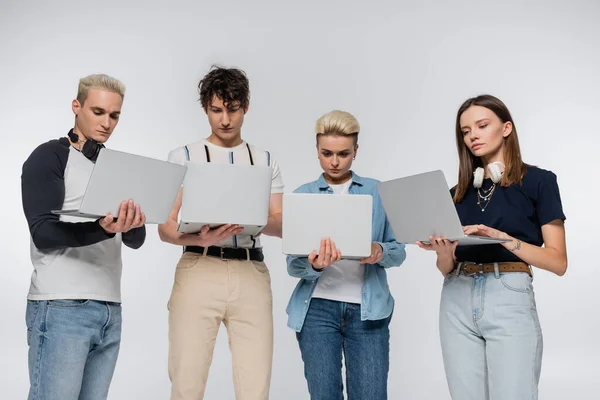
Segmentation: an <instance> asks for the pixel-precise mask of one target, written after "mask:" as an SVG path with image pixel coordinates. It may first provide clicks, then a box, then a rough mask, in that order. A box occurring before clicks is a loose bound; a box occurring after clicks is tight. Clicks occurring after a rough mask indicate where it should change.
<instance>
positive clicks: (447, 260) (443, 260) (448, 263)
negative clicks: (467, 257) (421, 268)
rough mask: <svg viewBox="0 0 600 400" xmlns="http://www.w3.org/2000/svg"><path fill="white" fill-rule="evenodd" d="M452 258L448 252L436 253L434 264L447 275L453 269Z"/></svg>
mask: <svg viewBox="0 0 600 400" xmlns="http://www.w3.org/2000/svg"><path fill="white" fill-rule="evenodd" d="M454 263H455V261H454V258H453V257H452V255H450V254H438V255H437V261H436V263H435V265H436V266H437V268H438V269H439V270H440V272H441V273H442V275H444V276H446V275H448V274H449V273H450V272H451V271H452V270H453V269H454Z"/></svg>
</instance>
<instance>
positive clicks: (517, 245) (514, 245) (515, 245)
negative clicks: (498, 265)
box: [504, 238, 523, 252]
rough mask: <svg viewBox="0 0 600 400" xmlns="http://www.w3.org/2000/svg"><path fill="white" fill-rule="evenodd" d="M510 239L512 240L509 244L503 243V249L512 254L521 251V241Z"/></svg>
mask: <svg viewBox="0 0 600 400" xmlns="http://www.w3.org/2000/svg"><path fill="white" fill-rule="evenodd" d="M511 239H512V241H511V242H506V243H504V247H506V249H507V250H508V251H512V252H514V251H517V250H521V244H522V243H523V242H521V240H519V239H516V238H511Z"/></svg>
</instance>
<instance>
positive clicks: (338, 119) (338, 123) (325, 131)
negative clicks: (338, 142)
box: [315, 110, 360, 143]
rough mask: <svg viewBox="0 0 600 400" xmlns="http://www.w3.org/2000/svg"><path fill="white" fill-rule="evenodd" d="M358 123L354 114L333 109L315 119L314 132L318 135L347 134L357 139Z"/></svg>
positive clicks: (355, 140)
mask: <svg viewBox="0 0 600 400" xmlns="http://www.w3.org/2000/svg"><path fill="white" fill-rule="evenodd" d="M359 132H360V125H359V123H358V120H357V119H356V117H354V115H352V114H350V113H349V112H346V111H341V110H333V111H330V112H328V113H327V114H325V115H323V116H322V117H321V118H319V119H318V120H317V123H316V125H315V133H316V134H317V140H319V136H349V137H353V138H354V143H356V142H357V141H358V134H359Z"/></svg>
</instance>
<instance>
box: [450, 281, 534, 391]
mask: <svg viewBox="0 0 600 400" xmlns="http://www.w3.org/2000/svg"><path fill="white" fill-rule="evenodd" d="M531 282H532V278H531V277H530V276H529V275H528V274H526V273H524V272H507V273H498V271H497V270H496V272H495V273H494V272H491V273H477V274H474V275H470V276H469V275H465V274H464V273H462V272H461V273H458V274H457V273H456V270H455V271H453V272H452V273H450V274H449V275H448V276H446V278H445V280H444V288H443V290H442V299H441V305H440V337H441V343H442V355H443V358H444V368H445V370H446V378H447V380H448V387H449V389H450V395H451V396H452V399H454V400H535V399H537V398H538V389H537V387H538V381H539V378H540V370H541V365H542V330H541V328H540V323H539V320H538V315H537V310H536V305H535V299H534V294H533V286H532V284H531Z"/></svg>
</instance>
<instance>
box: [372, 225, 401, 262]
mask: <svg viewBox="0 0 600 400" xmlns="http://www.w3.org/2000/svg"><path fill="white" fill-rule="evenodd" d="M377 243H378V244H379V245H380V246H381V248H382V249H383V255H382V257H381V260H380V261H379V265H381V266H382V267H383V268H390V267H398V266H400V265H401V264H402V263H403V262H404V260H405V259H406V249H405V246H404V244H403V243H398V242H396V238H395V237H394V233H393V231H392V227H391V226H390V222H389V221H388V219H387V217H386V218H385V229H384V231H383V241H382V242H377Z"/></svg>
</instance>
